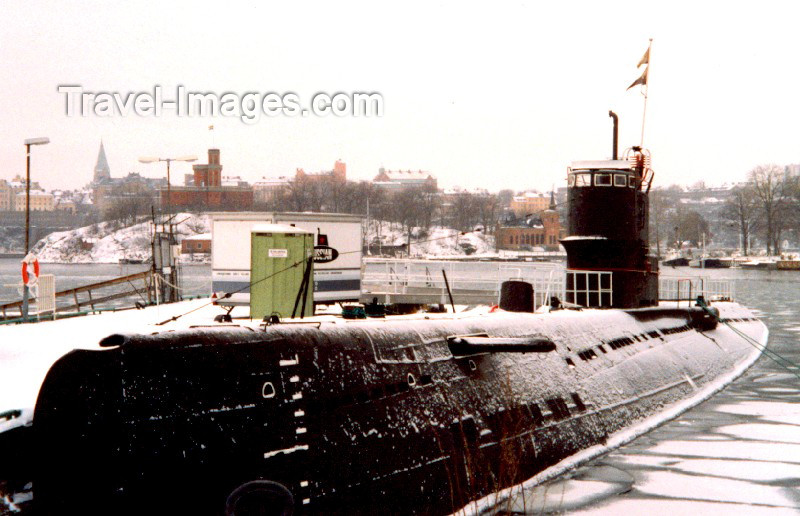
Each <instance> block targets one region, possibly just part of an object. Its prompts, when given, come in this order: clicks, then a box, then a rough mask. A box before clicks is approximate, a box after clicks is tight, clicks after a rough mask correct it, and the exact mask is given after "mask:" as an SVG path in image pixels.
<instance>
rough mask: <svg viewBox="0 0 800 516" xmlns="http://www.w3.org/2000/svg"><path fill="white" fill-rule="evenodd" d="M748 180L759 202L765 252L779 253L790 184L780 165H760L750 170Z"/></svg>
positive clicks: (784, 226) (789, 194)
mask: <svg viewBox="0 0 800 516" xmlns="http://www.w3.org/2000/svg"><path fill="white" fill-rule="evenodd" d="M748 177H749V180H750V183H751V185H752V187H753V191H754V192H755V196H756V199H757V200H758V204H759V211H760V215H761V221H762V223H763V229H764V236H765V239H766V243H767V254H768V255H771V254H773V253H775V254H778V253H780V247H781V246H780V244H781V233H782V232H783V230H784V229H785V228H786V225H787V220H786V218H785V217H786V215H787V214H788V208H789V199H790V197H791V193H792V192H791V184H790V182H789V181H787V178H786V175H785V173H784V170H783V168H782V167H779V166H778V165H760V166H758V167H756V168H754V169H753V170H751V171H750V174H749V176H748Z"/></svg>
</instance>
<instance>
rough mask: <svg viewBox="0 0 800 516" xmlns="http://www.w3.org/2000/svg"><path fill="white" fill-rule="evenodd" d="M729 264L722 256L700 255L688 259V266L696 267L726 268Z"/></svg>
mask: <svg viewBox="0 0 800 516" xmlns="http://www.w3.org/2000/svg"><path fill="white" fill-rule="evenodd" d="M730 266H731V261H730V260H726V259H724V258H709V257H701V258H695V259H694V260H690V261H689V267H694V268H696V269H727V268H729V267H730Z"/></svg>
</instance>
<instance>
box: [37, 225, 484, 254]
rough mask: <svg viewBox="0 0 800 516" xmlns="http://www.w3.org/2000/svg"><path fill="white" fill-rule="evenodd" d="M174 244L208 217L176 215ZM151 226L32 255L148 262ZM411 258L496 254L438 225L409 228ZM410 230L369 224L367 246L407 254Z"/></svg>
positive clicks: (52, 245)
mask: <svg viewBox="0 0 800 516" xmlns="http://www.w3.org/2000/svg"><path fill="white" fill-rule="evenodd" d="M175 220H176V221H178V222H180V224H178V227H177V231H178V240H179V241H181V240H183V239H184V238H186V237H190V236H194V235H199V234H202V233H208V232H210V231H211V224H210V220H209V217H208V215H193V214H190V213H181V214H178V215H176V216H175ZM152 233H153V225H152V223H151V222H150V221H145V222H141V223H138V224H134V225H132V226H127V227H124V226H121V225H120V224H119V223H115V222H100V223H97V224H92V225H91V226H85V227H82V228H78V229H73V230H69V231H59V232H56V233H51V234H50V235H48V236H46V237H45V238H43V239H41V240H39V241H38V242H37V243H36V244H35V245H34V247H33V249H32V251H33V252H34V254H36V256H37V257H38V259H39V261H40V262H42V263H62V264H69V263H120V262H121V261H124V260H134V261H142V262H148V261H150V255H151V249H150V241H151V238H152ZM410 237H411V256H412V257H418V258H423V257H466V256H491V255H495V249H494V237H493V236H491V235H486V234H484V233H483V232H482V231H473V232H468V233H464V234H461V232H459V231H457V230H455V229H452V228H445V227H441V226H434V227H432V228H430V229H427V230H425V229H422V228H418V227H415V228H412V229H411V231H410ZM408 239H409V231H408V230H404V229H403V228H402V227H400V225H399V224H394V223H390V222H385V221H376V220H373V221H371V222H370V224H369V228H368V234H367V237H366V241H367V242H368V243H369V245H370V247H371V248H372V249H373V250H375V249H376V248H377V249H383V248H385V251H389V252H391V250H392V249H405V247H406V244H407V242H408ZM181 262H183V263H209V262H210V257H209V256H208V255H204V254H197V255H188V254H187V255H183V256H182V257H181Z"/></svg>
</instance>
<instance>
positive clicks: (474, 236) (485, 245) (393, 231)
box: [367, 220, 495, 257]
mask: <svg viewBox="0 0 800 516" xmlns="http://www.w3.org/2000/svg"><path fill="white" fill-rule="evenodd" d="M408 238H409V232H408V231H406V230H404V229H403V228H402V227H401V225H400V224H396V223H393V222H386V221H378V220H373V221H371V222H370V225H369V231H368V234H367V241H368V242H369V244H370V247H372V249H373V251H374V248H375V246H377V245H378V243H379V242H380V246H382V247H387V248H390V247H395V248H397V247H402V246H405V245H406V244H407V243H408ZM487 254H490V255H494V254H495V248H494V237H493V236H491V235H486V234H484V232H483V231H472V232H466V233H465V234H461V232H460V231H458V230H455V229H452V228H446V227H442V226H433V227H431V228H430V229H428V230H425V229H423V228H419V227H414V228H412V229H411V256H414V257H434V256H467V255H473V256H474V255H487Z"/></svg>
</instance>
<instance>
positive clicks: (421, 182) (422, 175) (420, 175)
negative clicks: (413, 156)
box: [372, 167, 438, 190]
mask: <svg viewBox="0 0 800 516" xmlns="http://www.w3.org/2000/svg"><path fill="white" fill-rule="evenodd" d="M372 184H373V185H375V186H377V187H379V188H384V189H387V190H404V189H407V188H424V187H429V188H431V189H433V190H437V189H438V185H437V182H436V177H434V175H433V174H431V173H430V172H425V171H424V170H386V169H385V168H383V167H381V168H379V169H378V175H376V176H375V178H374V179H373V180H372Z"/></svg>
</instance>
